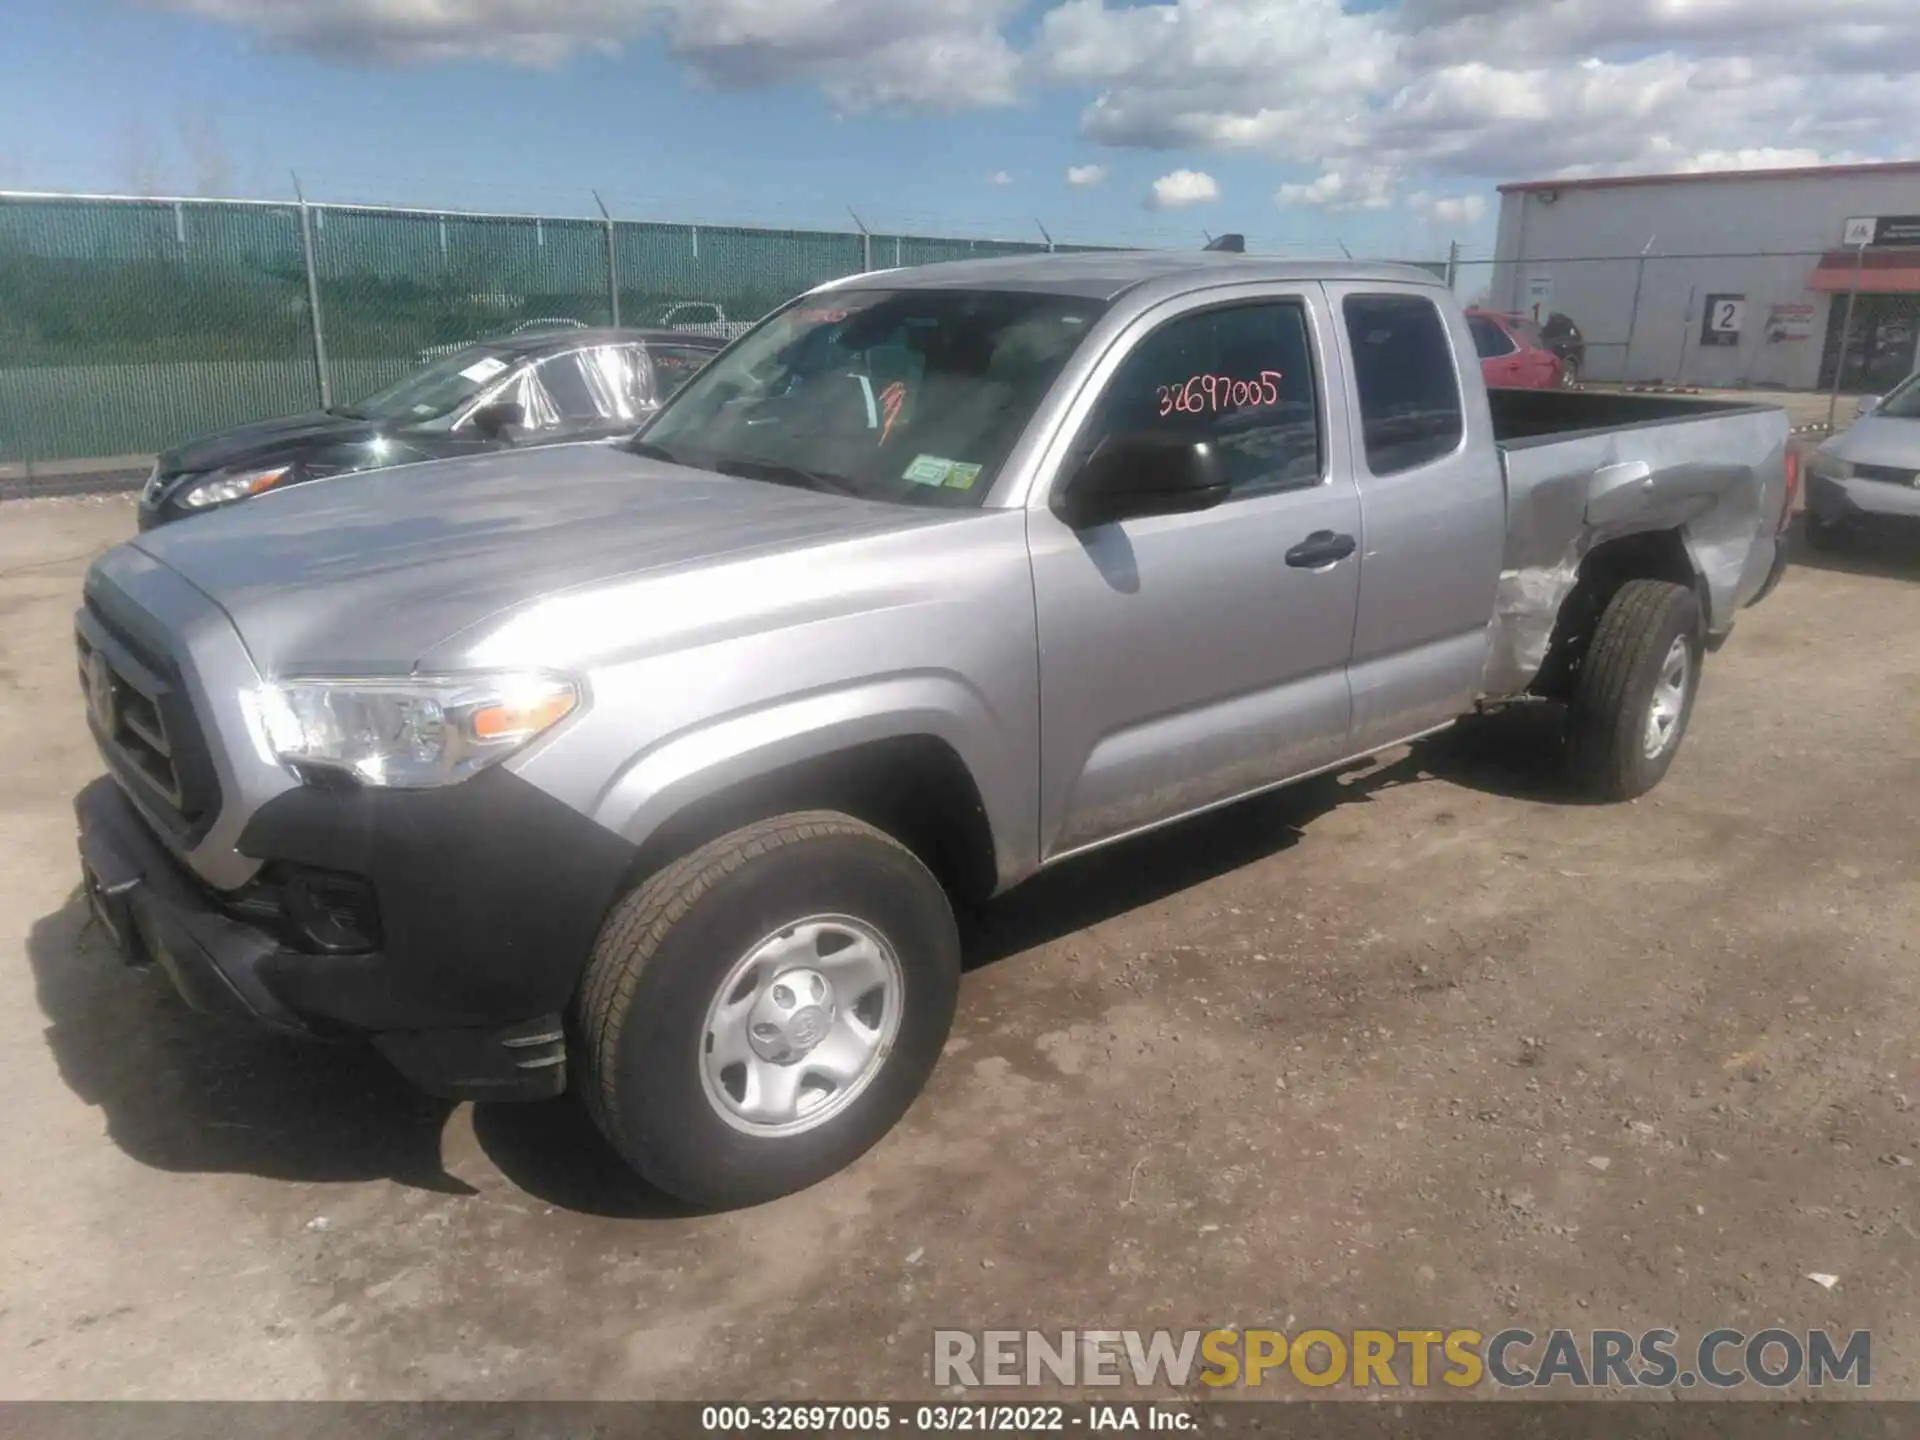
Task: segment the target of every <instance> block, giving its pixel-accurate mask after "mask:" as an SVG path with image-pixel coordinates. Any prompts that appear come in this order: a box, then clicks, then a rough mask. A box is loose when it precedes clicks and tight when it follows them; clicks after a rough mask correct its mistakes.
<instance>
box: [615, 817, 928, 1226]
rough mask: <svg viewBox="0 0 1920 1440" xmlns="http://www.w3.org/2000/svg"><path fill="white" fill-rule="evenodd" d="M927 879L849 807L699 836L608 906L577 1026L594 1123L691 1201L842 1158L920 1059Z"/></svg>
mask: <svg viewBox="0 0 1920 1440" xmlns="http://www.w3.org/2000/svg"><path fill="white" fill-rule="evenodd" d="M959 979H960V943H959V937H958V933H957V931H956V929H955V926H954V919H953V912H952V909H951V907H950V906H949V905H948V902H947V897H946V894H945V892H944V891H943V890H942V889H941V888H940V884H939V882H938V881H937V880H935V879H934V877H933V876H932V875H931V874H930V873H929V872H928V871H927V869H926V867H925V866H924V865H922V864H921V863H920V861H919V860H918V859H917V858H915V856H914V855H913V854H912V853H911V852H910V851H908V850H907V849H906V847H905V846H903V845H901V844H899V843H898V842H897V841H895V840H893V839H892V838H891V837H889V836H887V835H884V834H882V833H881V832H880V831H878V830H875V829H874V828H873V827H871V826H869V825H865V824H863V823H861V822H860V821H858V820H855V819H853V818H851V817H850V816H846V815H841V814H837V813H834V812H830V811H807V812H802V813H796V814H792V815H783V816H780V817H778V818H776V819H772V820H765V821H762V822H760V823H758V824H755V825H749V826H746V827H744V828H742V829H739V830H736V831H733V832H732V833H731V834H728V835H723V836H721V837H720V838H719V839H717V840H714V841H711V842H710V843H708V844H706V845H703V846H701V847H700V848H699V849H698V850H696V851H694V852H693V853H692V854H690V855H688V856H686V857H685V858H684V859H682V860H679V861H677V862H676V863H674V864H673V865H670V866H668V867H667V868H666V869H664V870H662V871H661V872H660V873H658V874H657V875H654V876H653V877H652V878H650V879H648V880H646V881H645V882H643V883H642V884H641V885H639V886H638V887H637V888H636V889H635V890H634V891H633V892H632V893H631V894H629V895H628V896H627V898H626V899H625V900H623V901H622V902H621V903H620V904H619V905H618V906H616V907H615V909H614V911H613V913H612V915H611V916H609V917H608V919H607V923H606V925H605V927H604V928H603V929H602V931H601V934H600V939H599V941H598V942H597V944H596V945H595V947H594V954H593V958H592V960H591V962H590V963H589V965H588V969H587V976H586V981H585V983H584V985H583V987H582V990H581V995H580V1000H579V1004H578V1014H577V1027H578V1029H579V1032H580V1040H581V1053H582V1054H583V1055H584V1057H585V1061H586V1066H587V1070H588V1074H587V1075H586V1077H585V1078H586V1083H585V1084H584V1085H583V1086H582V1087H581V1088H582V1091H583V1093H584V1095H585V1097H586V1100H587V1106H588V1109H589V1110H590V1111H591V1112H592V1114H593V1116H594V1119H595V1121H596V1122H597V1123H598V1125H599V1127H600V1129H601V1131H602V1133H604V1134H605V1135H606V1137H607V1139H608V1140H609V1141H611V1142H612V1144H613V1146H614V1148H615V1149H616V1150H618V1151H619V1152H620V1154H621V1156H622V1157H623V1158H624V1159H625V1160H626V1161H627V1163H628V1164H630V1165H632V1166H633V1168H634V1169H636V1170H638V1171H639V1172H640V1173H641V1174H642V1175H644V1176H646V1177H647V1179H649V1180H651V1181H652V1182H653V1183H654V1184H655V1185H657V1186H659V1187H660V1188H661V1189H662V1190H665V1191H667V1192H668V1193H670V1194H673V1195H677V1196H679V1197H680V1198H682V1199H685V1200H689V1201H692V1202H694V1203H695V1204H699V1205H703V1206H712V1207H728V1206H735V1205H747V1204H753V1203H755V1202H757V1201H761V1200H769V1199H772V1198H774V1197H775V1196H778V1195H784V1194H787V1193H789V1192H791V1191H794V1190H799V1189H803V1188H805V1187H806V1186H808V1185H811V1184H813V1183H815V1182H816V1181H819V1180H823V1179H825V1178H826V1177H827V1176H829V1175H831V1174H833V1173H834V1172H835V1171H836V1170H839V1169H840V1168H842V1167H843V1166H845V1165H847V1164H849V1163H850V1162H852V1161H853V1160H854V1159H856V1158H857V1157H858V1156H860V1155H861V1154H862V1153H864V1152H865V1151H866V1150H867V1149H868V1148H869V1147H871V1146H872V1145H873V1144H874V1143H875V1142H876V1141H878V1140H879V1139H880V1137H881V1136H883V1135H885V1134H886V1133H887V1131H888V1130H890V1129H892V1128H893V1125H894V1123H895V1122H896V1121H897V1120H899V1118H900V1117H901V1116H902V1115H903V1114H905V1113H906V1111H907V1108H908V1106H910V1105H911V1104H912V1103H913V1100H914V1097H915V1096H916V1095H918V1094H919V1093H920V1090H921V1088H922V1087H923V1086H924V1085H925V1084H926V1081H927V1077H928V1075H929V1074H931V1073H932V1070H933V1066H934V1063H935V1061H936V1060H937V1059H938V1058H939V1055H940V1050H941V1047H942V1046H943V1045H944V1044H945V1043H946V1038H947V1031H948V1028H949V1027H950V1026H951V1024H952V1022H953V1011H954V1004H955V1000H956V997H957V995H958V990H959Z"/></svg>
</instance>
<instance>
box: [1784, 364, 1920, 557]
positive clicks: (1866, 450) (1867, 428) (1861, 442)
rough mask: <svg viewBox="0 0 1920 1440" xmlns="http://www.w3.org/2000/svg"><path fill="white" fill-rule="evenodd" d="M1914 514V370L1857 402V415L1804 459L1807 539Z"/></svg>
mask: <svg viewBox="0 0 1920 1440" xmlns="http://www.w3.org/2000/svg"><path fill="white" fill-rule="evenodd" d="M1903 520H1905V521H1913V520H1920V375H1910V376H1908V377H1907V378H1906V379H1905V380H1903V381H1902V382H1901V383H1900V384H1899V385H1898V386H1897V387H1896V388H1895V389H1894V390H1893V391H1892V392H1891V393H1890V394H1888V395H1887V396H1886V397H1885V398H1879V397H1875V396H1869V397H1868V398H1866V399H1864V400H1862V401H1861V402H1860V418H1859V419H1858V420H1857V421H1855V422H1854V424H1853V426H1852V428H1851V429H1848V430H1846V431H1843V432H1842V433H1841V434H1838V435H1835V436H1834V437H1833V438H1832V439H1830V440H1828V441H1827V442H1826V444H1824V445H1822V446H1821V447H1820V448H1819V449H1818V450H1816V451H1814V453H1813V457H1812V458H1811V459H1810V460H1809V461H1808V462H1807V539H1808V541H1809V542H1811V543H1812V544H1813V545H1815V546H1818V547H1823V548H1824V547H1831V546H1833V545H1837V544H1840V543H1843V542H1844V541H1845V540H1846V539H1847V538H1848V536H1849V534H1850V533H1852V532H1856V531H1859V530H1861V529H1864V528H1866V527H1867V526H1869V525H1876V524H1881V525H1884V524H1888V523H1899V522H1900V521H1903Z"/></svg>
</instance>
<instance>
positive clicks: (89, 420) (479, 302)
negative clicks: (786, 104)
mask: <svg viewBox="0 0 1920 1440" xmlns="http://www.w3.org/2000/svg"><path fill="white" fill-rule="evenodd" d="M1048 248H1049V247H1048V246H1046V245H1043V244H1039V243H1031V244H1026V243H1020V242H1017V241H998V240H961V239H950V238H941V237H938V236H926V235H894V234H863V233H860V232H857V231H856V232H842V231H826V230H812V231H810V230H759V229H745V228H738V227H725V226H720V227H715V226H700V225H666V224H656V223H651V222H645V221H625V220H622V221H611V222H609V221H604V220H583V219H558V218H540V217H534V216H487V215H466V214H453V213H447V214H443V213H437V212H427V211H414V210H392V209H375V208H368V207H355V206H341V205H313V206H310V207H307V208H305V209H304V210H303V209H302V207H301V206H299V205H297V204H275V203H259V202H244V201H230V200H180V201H173V200H121V199H102V198H95V197H79V196H72V197H66V196H55V197H48V196H20V195H13V196H9V195H0V463H17V462H20V461H27V462H29V463H31V462H35V461H58V460H95V459H97V460H103V461H106V460H121V459H124V458H126V457H135V456H146V455H151V454H153V453H155V452H157V451H160V450H164V449H166V448H168V447H169V446H172V445H176V444H178V443H180V442H181V441H183V440H187V439H191V438H192V437H193V436H195V435H200V434H204V433H206V432H208V431H210V430H217V429H221V428H224V427H226V426H231V425H237V424H242V423H245V422H246V421H249V420H261V419H266V418H268V417H271V416H275V415H286V414H291V413H295V412H298V411H302V410H311V409H314V408H316V407H318V406H319V405H320V404H321V403H322V401H323V397H326V398H330V399H331V400H332V401H333V402H334V403H347V402H351V401H353V400H354V399H356V398H358V397H360V396H362V395H365V394H369V393H371V392H372V391H374V390H376V389H379V388H380V387H382V386H384V385H386V384H389V383H390V382H392V381H393V380H395V379H398V378H399V377H400V376H401V375H404V374H405V373H407V372H408V371H409V370H412V369H414V368H416V367H418V366H419V365H420V364H421V363H422V362H423V361H424V360H426V359H429V358H431V357H432V356H433V355H434V354H435V353H436V352H444V351H447V350H451V349H454V348H456V347H458V346H459V345H461V344H463V343H465V342H468V341H471V340H475V339H480V338H484V337H487V336H492V335H500V334H504V333H507V332H509V331H512V330H513V329H515V328H516V327H521V326H529V325H534V324H538V323H540V322H543V321H555V320H559V321H566V320H576V321H580V322H582V323H584V324H590V325H604V324H608V323H611V322H612V321H614V320H615V319H616V317H617V318H618V320H619V321H620V322H621V323H622V324H627V325H681V326H697V327H702V328H711V327H714V326H720V327H722V329H721V330H720V332H719V333H722V334H729V335H730V334H733V333H735V332H736V331H737V330H738V329H739V328H743V327H744V325H745V324H747V323H749V322H751V321H753V320H756V319H758V318H759V317H760V316H762V315H764V314H766V312H767V311H769V310H771V309H772V308H774V307H775V306H776V305H779V304H780V303H782V302H783V301H785V300H787V299H788V298H790V297H791V296H793V295H795V294H797V293H799V292H800V291H803V290H806V289H808V288H810V287H812V286H814V285H818V284H820V283H821V282H823V281H826V280H831V279H834V278H836V277H838V276H842V275H849V274H854V273H857V272H859V271H862V270H866V269H876V270H877V269H887V268H891V267H894V266H900V265H927V264H934V263H938V262H941V261H948V260H973V259H983V258H988V257H992V256H1002V255H1029V254H1033V253H1035V252H1038V251H1044V250H1046V249H1048ZM1053 248H1057V249H1060V250H1063V251H1064V250H1089V249H1098V248H1100V247H1096V246H1066V245H1062V246H1058V247H1053ZM315 298H317V300H318V307H317V308H318V312H319V321H320V331H321V335H320V337H319V339H320V340H321V341H322V342H323V344H321V345H316V343H315V342H316V337H315V334H314V311H315V308H316V307H315V305H314V303H313V302H314V299H315ZM616 300H617V305H616ZM322 353H324V363H323V362H322V359H321V356H322Z"/></svg>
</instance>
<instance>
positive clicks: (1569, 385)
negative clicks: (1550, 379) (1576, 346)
mask: <svg viewBox="0 0 1920 1440" xmlns="http://www.w3.org/2000/svg"><path fill="white" fill-rule="evenodd" d="M1560 388H1561V389H1563V390H1578V389H1579V388H1580V362H1579V361H1578V360H1563V361H1561V362H1560Z"/></svg>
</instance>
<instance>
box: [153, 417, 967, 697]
mask: <svg viewBox="0 0 1920 1440" xmlns="http://www.w3.org/2000/svg"><path fill="white" fill-rule="evenodd" d="M956 513H965V512H951V511H939V510H917V509H913V508H910V507H907V506H902V505H889V504H883V503H880V502H877V501H866V500H855V499H848V498H846V497H843V496H834V495H821V494H816V493H814V492H812V491H806V490H796V489H792V488H788V487H785V486H780V485H773V484H768V483H766V482H763V481H756V480H735V479H731V478H728V477H726V476H722V475H714V474H710V473H708V472H706V471H703V470H689V469H685V468H682V467H680V466H675V465H667V464H663V463H660V462H658V461H653V460H645V459H641V458H640V457H638V456H636V455H632V454H630V453H628V452H626V451H624V450H614V449H608V448H606V447H603V446H598V445H578V446H561V447H557V448H554V449H548V450H520V451H505V452H499V453H494V454H488V455H480V456H475V457H473V458H471V459H464V460H442V461H436V462H432V463H428V464H423V465H413V466H408V467H406V468H405V469H397V470H381V471H373V472H369V473H365V474H358V475H341V476H336V477H335V478H333V479H330V480H322V481H318V482H316V483H313V484H310V485H299V486H295V487H293V488H292V489H290V490H284V491H268V492H267V493H266V494H264V495H262V496H259V497H258V498H256V499H254V500H251V501H249V502H248V503H246V504H245V505H236V506H233V507H232V508H230V509H226V510H219V511H215V512H213V513H211V514H209V515H206V516H203V517H201V518H199V519H196V520H195V521H194V522H193V523H192V524H191V525H173V526H166V527H162V528H161V529H158V530H154V531H149V532H148V533H147V534H145V535H142V536H141V537H140V538H139V539H138V540H136V541H133V542H130V543H132V544H135V545H137V546H138V547H139V548H140V549H141V550H143V551H145V552H146V553H147V554H148V555H150V556H151V557H152V558H153V559H155V560H158V561H160V562H161V563H162V564H165V565H167V566H169V567H171V568H172V569H173V570H175V571H177V572H179V574H181V575H182V576H183V577H185V578H186V579H187V580H188V581H190V582H191V583H192V584H193V585H195V586H196V587H197V588H199V589H200V590H201V591H202V592H203V593H205V594H206V595H207V596H208V597H209V598H210V599H212V600H213V601H214V602H215V603H216V604H218V605H219V606H220V607H221V608H222V609H223V610H225V611H226V612H227V614H228V615H229V616H230V617H231V618H232V620H233V623H234V624H235V626H236V627H238V629H239V631H240V635H241V638H242V639H243V640H244V641H245V642H246V645H247V648H248V650H249V651H250V652H251V653H252V655H253V659H254V663H255V664H256V665H257V666H259V668H260V669H261V671H262V672H263V673H266V674H276V673H277V674H287V673H291V672H293V671H296V670H298V671H304V672H307V673H313V674H328V673H331V674H345V673H350V672H353V671H356V670H357V671H362V672H365V673H378V674H390V673H396V672H404V671H406V670H408V669H409V668H411V667H412V665H413V664H414V662H415V661H417V660H418V659H419V658H420V657H421V656H423V655H425V654H427V652H428V651H429V650H430V649H432V647H433V646H434V644H435V642H437V641H440V640H444V639H446V638H447V637H448V636H451V635H453V634H454V633H456V632H458V631H460V630H463V629H467V628H469V627H472V626H474V625H476V624H478V623H479V622H480V621H482V620H485V619H487V618H488V617H489V616H493V615H496V614H499V613H500V612H502V611H506V610H509V609H511V608H512V607H514V606H516V605H519V604H522V603H524V602H526V601H530V600H534V599H538V598H541V597H543V596H548V595H552V594H554V593H555V592H557V591H560V590H564V589H568V588H571V587H574V586H578V585H586V584H591V583H594V582H597V581H606V580H613V579H617V578H622V577H630V576H636V575H640V574H644V573H647V572H650V571H656V570H663V569H670V568H674V567H683V566H691V565H698V564H701V563H703V562H709V561H714V560H717V559H719V558H721V557H723V556H730V557H738V556H741V555H743V554H746V553H750V552H758V551H775V550H792V549H796V548H802V547H805V546H808V545H812V544H820V543H826V542H828V541H835V540H845V539H848V538H851V537H854V536H858V535H863V534H871V533H877V532H879V531H883V530H891V529H905V528H910V527H913V526H917V525H923V524H927V523H930V522H933V521H937V520H939V519H941V518H951V516H952V515H954V514H956Z"/></svg>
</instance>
